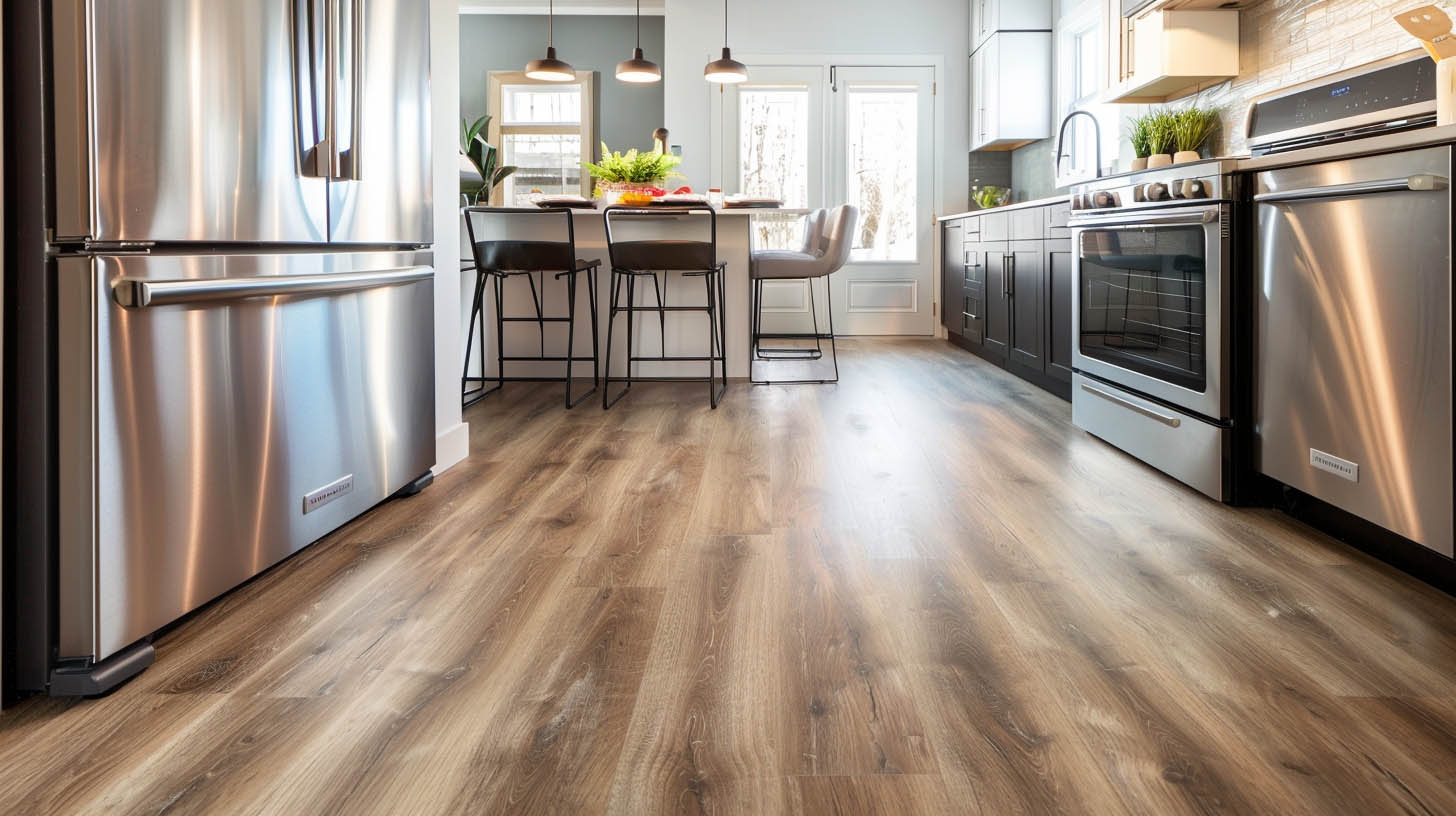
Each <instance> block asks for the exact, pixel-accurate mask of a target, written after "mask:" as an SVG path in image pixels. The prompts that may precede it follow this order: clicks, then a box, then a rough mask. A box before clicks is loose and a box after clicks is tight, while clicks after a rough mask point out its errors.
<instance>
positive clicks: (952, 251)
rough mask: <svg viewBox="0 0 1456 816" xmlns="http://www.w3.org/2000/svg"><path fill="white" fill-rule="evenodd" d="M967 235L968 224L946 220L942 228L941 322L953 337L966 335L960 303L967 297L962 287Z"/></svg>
mask: <svg viewBox="0 0 1456 816" xmlns="http://www.w3.org/2000/svg"><path fill="white" fill-rule="evenodd" d="M965 232H966V229H965V224H963V223H961V222H960V221H946V222H945V223H944V224H942V225H941V229H940V240H941V247H940V286H941V292H940V303H941V313H940V322H941V324H942V325H944V326H945V330H946V331H948V332H950V333H951V334H954V335H960V334H963V333H964V331H963V329H962V328H961V327H962V324H963V320H962V317H961V314H962V313H961V301H962V299H963V297H964V295H963V292H962V288H961V287H962V282H963V280H964V277H965V270H964V269H963V268H962V264H963V258H964V255H963V254H962V253H963V251H964V250H963V247H964V245H965Z"/></svg>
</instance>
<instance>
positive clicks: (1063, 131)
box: [1052, 109, 1102, 183]
mask: <svg viewBox="0 0 1456 816" xmlns="http://www.w3.org/2000/svg"><path fill="white" fill-rule="evenodd" d="M1078 116H1085V117H1087V118H1088V119H1091V120H1092V129H1093V130H1094V131H1095V132H1096V137H1095V141H1094V143H1093V144H1094V146H1095V147H1096V149H1097V165H1096V167H1095V168H1093V169H1094V170H1095V171H1096V173H1097V175H1096V178H1102V123H1101V122H1099V121H1097V117H1096V116H1093V115H1092V112H1091V111H1086V110H1080V109H1079V110H1074V111H1072V112H1071V113H1069V114H1067V115H1066V116H1065V117H1063V118H1062V126H1061V127H1059V128H1057V152H1056V153H1055V154H1054V155H1053V157H1052V182H1053V183H1056V181H1057V180H1059V179H1060V178H1061V177H1062V159H1064V158H1066V157H1067V154H1066V153H1065V152H1064V151H1063V150H1062V143H1063V141H1064V140H1065V139H1066V138H1067V123H1068V122H1070V121H1072V119H1074V118H1076V117H1078Z"/></svg>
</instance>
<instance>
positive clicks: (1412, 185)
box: [1254, 173, 1450, 204]
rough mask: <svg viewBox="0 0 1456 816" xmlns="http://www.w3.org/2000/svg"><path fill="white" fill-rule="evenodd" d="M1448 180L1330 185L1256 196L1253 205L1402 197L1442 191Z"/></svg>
mask: <svg viewBox="0 0 1456 816" xmlns="http://www.w3.org/2000/svg"><path fill="white" fill-rule="evenodd" d="M1449 184H1450V180H1449V179H1447V178H1446V177H1445V176H1438V175H1435V174H1433V173H1417V174H1416V175H1414V176H1407V177H1405V178H1392V179H1377V180H1375V181H1356V182H1352V183H1350V184H1331V185H1328V186H1326V187H1301V188H1299V189H1297V190H1275V191H1273V192H1268V193H1259V194H1258V195H1256V196H1254V201H1255V202H1256V203H1259V204H1273V203H1275V202H1279V201H1306V200H1308V199H1311V198H1334V197H1348V196H1359V195H1371V194H1373V193H1405V192H1412V191H1413V192H1428V191H1430V190H1444V189H1446V187H1447V186H1449Z"/></svg>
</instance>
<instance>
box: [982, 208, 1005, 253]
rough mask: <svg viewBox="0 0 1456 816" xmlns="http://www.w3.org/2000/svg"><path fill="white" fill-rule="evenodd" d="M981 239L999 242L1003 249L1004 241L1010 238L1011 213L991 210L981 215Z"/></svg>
mask: <svg viewBox="0 0 1456 816" xmlns="http://www.w3.org/2000/svg"><path fill="white" fill-rule="evenodd" d="M981 240H982V241H986V242H992V241H994V242H999V243H1001V244H1002V247H1001V248H1002V250H1005V248H1006V247H1005V242H1006V241H1010V240H1011V213H1008V212H991V213H987V214H986V215H983V216H981Z"/></svg>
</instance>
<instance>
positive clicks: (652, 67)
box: [617, 0, 662, 84]
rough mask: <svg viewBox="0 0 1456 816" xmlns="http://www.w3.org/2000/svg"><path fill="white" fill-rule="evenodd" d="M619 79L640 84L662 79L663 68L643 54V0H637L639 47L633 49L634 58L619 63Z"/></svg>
mask: <svg viewBox="0 0 1456 816" xmlns="http://www.w3.org/2000/svg"><path fill="white" fill-rule="evenodd" d="M617 79H619V80H621V81H623V82H636V83H639V84H646V83H649V82H661V81H662V68H661V67H660V66H659V65H658V64H657V63H655V62H653V61H652V60H650V59H647V58H646V57H644V56H642V0H637V47H635V48H633V49H632V59H629V60H623V61H622V62H619V63H617Z"/></svg>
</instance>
